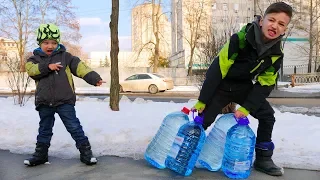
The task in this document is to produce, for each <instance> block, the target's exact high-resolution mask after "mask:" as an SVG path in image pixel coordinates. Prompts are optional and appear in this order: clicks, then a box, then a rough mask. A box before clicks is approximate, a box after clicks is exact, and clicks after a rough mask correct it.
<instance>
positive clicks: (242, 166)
mask: <svg viewBox="0 0 320 180" xmlns="http://www.w3.org/2000/svg"><path fill="white" fill-rule="evenodd" d="M250 164H251V163H250V161H249V160H248V161H236V162H234V171H239V172H240V171H247V170H249V169H250Z"/></svg>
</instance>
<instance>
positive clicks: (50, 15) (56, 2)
mask: <svg viewBox="0 0 320 180" xmlns="http://www.w3.org/2000/svg"><path fill="white" fill-rule="evenodd" d="M36 7H37V9H38V10H39V11H40V19H41V23H55V24H57V25H58V26H60V29H62V31H63V33H62V36H63V43H64V44H66V45H67V50H68V51H69V48H71V50H72V53H74V55H78V54H82V52H81V47H78V48H74V47H75V46H76V45H75V44H76V43H78V42H79V40H80V39H81V34H80V32H79V31H80V24H79V22H78V20H77V18H76V15H75V12H74V9H75V7H73V6H72V4H71V1H70V0H38V4H37V6H36ZM69 52H70V51H69Z"/></svg>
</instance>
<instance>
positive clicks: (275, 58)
mask: <svg viewBox="0 0 320 180" xmlns="http://www.w3.org/2000/svg"><path fill="white" fill-rule="evenodd" d="M291 17H292V8H291V7H290V6H289V5H287V4H286V3H283V2H277V3H274V4H271V5H270V6H269V7H268V8H267V9H266V11H265V14H264V17H263V18H261V19H259V18H258V19H257V20H256V21H254V22H253V23H249V24H247V25H246V26H244V27H243V28H242V29H241V31H240V32H238V33H236V34H233V35H232V36H231V38H230V40H229V41H228V42H227V43H226V44H225V45H224V47H223V48H222V50H221V51H220V53H219V55H218V56H217V57H216V58H215V60H214V61H213V63H212V64H211V66H210V67H209V69H208V71H207V74H206V79H205V81H204V84H203V86H202V89H201V92H200V96H199V98H198V100H199V101H198V102H197V103H196V104H195V106H194V109H196V110H198V112H200V113H202V111H204V124H203V126H204V128H205V129H206V128H208V127H209V126H210V125H211V124H212V123H213V122H214V120H215V118H216V116H217V114H218V113H219V112H220V111H221V109H222V108H223V107H224V106H225V105H227V104H228V103H230V102H236V103H238V104H240V105H241V107H240V108H239V109H238V110H237V111H236V112H235V116H236V117H237V118H240V117H243V116H247V115H248V114H250V115H252V116H253V117H255V118H256V119H258V120H259V126H258V132H257V140H256V148H255V150H256V159H255V162H254V167H255V169H257V170H259V171H262V172H264V173H267V174H269V175H274V176H281V175H282V174H283V169H282V168H280V167H278V166H276V165H275V164H274V163H273V160H272V158H271V157H272V155H273V150H274V144H273V142H272V140H271V135H272V130H273V126H274V123H275V117H274V111H273V109H272V107H271V106H270V104H269V103H268V101H267V100H266V98H267V97H268V96H269V94H270V93H271V91H272V89H273V88H274V85H275V83H276V80H277V76H278V70H279V68H280V65H281V63H282V60H283V52H282V46H281V39H282V37H283V35H284V33H285V31H286V29H287V26H288V24H289V22H290V20H291ZM253 79H254V80H256V82H255V83H254V84H253V83H252V80H253Z"/></svg>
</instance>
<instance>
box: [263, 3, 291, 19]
mask: <svg viewBox="0 0 320 180" xmlns="http://www.w3.org/2000/svg"><path fill="white" fill-rule="evenodd" d="M281 12H283V13H285V14H287V15H288V16H289V17H290V19H291V18H292V12H293V9H292V7H291V6H290V5H288V4H286V3H285V2H276V3H272V4H271V5H270V6H269V7H268V8H267V9H266V11H265V12H264V16H266V15H267V14H271V13H281Z"/></svg>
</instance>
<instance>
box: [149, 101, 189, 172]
mask: <svg viewBox="0 0 320 180" xmlns="http://www.w3.org/2000/svg"><path fill="white" fill-rule="evenodd" d="M189 113H190V110H189V109H188V108H185V107H184V108H183V109H182V110H181V111H178V112H173V113H170V114H168V115H167V116H166V117H165V118H164V120H163V121H162V124H161V126H160V128H159V130H158V132H157V133H156V135H155V136H154V137H153V139H152V141H151V142H150V144H149V145H148V147H147V149H146V152H145V154H144V157H145V159H146V160H147V161H148V162H149V163H150V164H151V165H153V166H154V167H156V168H159V169H164V168H165V161H166V158H167V156H168V153H169V151H170V148H171V146H172V143H173V141H174V139H175V137H176V135H177V133H178V131H179V128H180V127H181V126H183V125H184V124H187V123H188V122H189V117H188V115H189Z"/></svg>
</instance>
